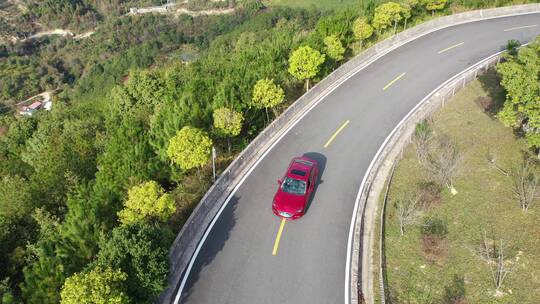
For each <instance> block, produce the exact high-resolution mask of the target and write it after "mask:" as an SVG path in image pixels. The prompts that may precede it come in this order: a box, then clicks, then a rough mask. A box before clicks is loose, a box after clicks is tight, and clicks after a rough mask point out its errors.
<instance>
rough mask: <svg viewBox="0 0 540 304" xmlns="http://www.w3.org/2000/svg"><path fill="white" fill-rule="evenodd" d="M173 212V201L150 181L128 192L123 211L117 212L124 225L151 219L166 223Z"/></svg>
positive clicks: (174, 208)
mask: <svg viewBox="0 0 540 304" xmlns="http://www.w3.org/2000/svg"><path fill="white" fill-rule="evenodd" d="M175 211H176V206H175V203H174V199H173V198H172V197H171V196H170V195H169V194H167V193H165V191H164V190H163V188H161V186H160V185H159V184H158V183H156V182H155V181H150V182H146V183H143V184H140V185H138V186H134V187H133V188H131V189H130V190H129V192H128V199H127V201H125V202H124V209H122V210H121V211H120V212H118V217H119V219H120V222H121V223H122V224H124V225H129V224H132V223H138V222H141V223H142V222H147V221H149V220H152V219H156V220H158V221H160V222H166V221H167V220H168V219H169V218H170V217H171V216H172V215H173V214H174V212H175Z"/></svg>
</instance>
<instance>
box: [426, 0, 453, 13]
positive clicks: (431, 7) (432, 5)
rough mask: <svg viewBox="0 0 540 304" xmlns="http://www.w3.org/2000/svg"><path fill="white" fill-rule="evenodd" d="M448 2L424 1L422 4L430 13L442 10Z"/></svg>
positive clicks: (444, 0)
mask: <svg viewBox="0 0 540 304" xmlns="http://www.w3.org/2000/svg"><path fill="white" fill-rule="evenodd" d="M447 2H448V0H422V4H423V5H424V7H425V8H426V9H427V10H428V11H432V12H434V11H436V10H442V9H443V8H444V7H445V6H446V3H447Z"/></svg>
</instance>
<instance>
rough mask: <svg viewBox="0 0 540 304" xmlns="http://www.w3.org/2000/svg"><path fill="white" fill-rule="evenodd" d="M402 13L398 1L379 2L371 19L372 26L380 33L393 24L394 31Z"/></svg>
mask: <svg viewBox="0 0 540 304" xmlns="http://www.w3.org/2000/svg"><path fill="white" fill-rule="evenodd" d="M402 13H403V7H402V6H401V5H400V4H399V3H395V2H386V3H384V4H381V5H379V6H377V8H375V15H374V16H373V21H372V24H373V27H374V28H375V29H376V30H377V31H379V33H380V32H381V31H383V30H386V29H387V28H388V27H389V26H391V25H392V24H394V33H395V32H396V29H397V24H398V22H399V21H401V19H402V18H403V16H402Z"/></svg>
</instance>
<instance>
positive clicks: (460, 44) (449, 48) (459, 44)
mask: <svg viewBox="0 0 540 304" xmlns="http://www.w3.org/2000/svg"><path fill="white" fill-rule="evenodd" d="M463 44H465V42H460V43H458V44H454V45H452V46H449V47H447V48H445V49H444V50H440V51H439V54H442V53H444V52H446V51H449V50H451V49H453V48H457V47H458V46H462V45H463Z"/></svg>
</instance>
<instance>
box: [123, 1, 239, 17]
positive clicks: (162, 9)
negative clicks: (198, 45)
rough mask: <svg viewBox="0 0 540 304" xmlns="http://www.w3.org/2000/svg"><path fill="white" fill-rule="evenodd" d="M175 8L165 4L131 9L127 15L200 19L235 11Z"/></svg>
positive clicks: (231, 9) (230, 9) (228, 9)
mask: <svg viewBox="0 0 540 304" xmlns="http://www.w3.org/2000/svg"><path fill="white" fill-rule="evenodd" d="M175 6H176V5H175V4H165V5H161V6H150V7H141V8H136V7H133V8H130V9H129V13H127V14H126V15H142V14H148V13H157V14H174V15H175V16H178V15H183V14H186V15H190V16H192V17H198V16H209V15H226V14H232V13H234V11H235V9H234V8H227V9H208V10H201V11H192V10H188V9H187V8H183V7H182V8H178V9H175Z"/></svg>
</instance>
